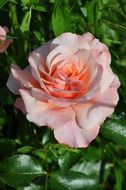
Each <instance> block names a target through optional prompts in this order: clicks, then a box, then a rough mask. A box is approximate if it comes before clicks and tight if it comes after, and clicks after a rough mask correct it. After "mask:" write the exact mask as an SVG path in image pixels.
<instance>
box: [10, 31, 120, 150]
mask: <svg viewBox="0 0 126 190" xmlns="http://www.w3.org/2000/svg"><path fill="white" fill-rule="evenodd" d="M110 62H111V55H110V53H109V50H108V48H107V46H106V45H104V44H103V43H101V42H99V40H98V39H96V38H94V36H93V35H92V34H91V33H86V34H84V35H82V36H81V35H76V34H72V33H64V34H62V35H60V36H59V37H57V38H55V39H53V40H51V41H49V42H47V43H45V44H44V45H43V46H41V47H39V48H38V49H36V50H34V51H33V52H31V53H30V55H29V63H30V64H29V66H28V67H26V68H25V69H24V70H21V69H20V68H19V67H18V66H17V65H12V66H11V74H10V77H9V79H8V82H7V86H8V88H9V89H10V90H11V91H12V92H13V93H15V94H19V95H20V96H21V97H20V98H17V99H16V102H15V106H16V107H17V108H19V109H20V110H22V111H23V112H24V113H25V114H26V117H27V119H28V120H29V121H31V122H33V123H35V124H37V125H38V126H44V125H47V126H48V127H50V128H51V129H52V130H54V136H55V138H56V139H57V140H58V142H59V143H64V144H68V145H69V146H71V147H87V146H88V145H89V143H90V142H91V141H92V140H93V139H95V138H96V136H97V134H98V132H99V128H100V124H101V123H103V121H104V120H105V119H106V117H108V116H110V115H111V114H112V113H113V112H114V108H115V106H116V104H117V102H118V99H119V97H118V93H117V89H118V87H119V80H118V77H117V76H116V75H115V74H114V73H113V72H112V70H111V68H110Z"/></svg>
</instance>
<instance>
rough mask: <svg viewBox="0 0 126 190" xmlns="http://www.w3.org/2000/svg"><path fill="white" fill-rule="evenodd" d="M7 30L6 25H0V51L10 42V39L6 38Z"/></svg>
mask: <svg viewBox="0 0 126 190" xmlns="http://www.w3.org/2000/svg"><path fill="white" fill-rule="evenodd" d="M8 32H9V30H8V28H7V27H6V26H5V27H1V26H0V53H2V52H4V51H5V50H6V49H7V47H8V46H9V45H10V43H11V40H7V39H6V35H7V33H8Z"/></svg>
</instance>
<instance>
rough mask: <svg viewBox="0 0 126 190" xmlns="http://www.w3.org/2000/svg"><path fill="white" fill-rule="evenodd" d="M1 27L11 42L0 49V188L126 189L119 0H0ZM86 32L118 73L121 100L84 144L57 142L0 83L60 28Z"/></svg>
mask: <svg viewBox="0 0 126 190" xmlns="http://www.w3.org/2000/svg"><path fill="white" fill-rule="evenodd" d="M0 18H1V19H0V25H1V26H8V28H9V29H10V33H9V36H8V38H11V39H13V43H12V44H11V45H10V47H9V48H8V49H7V51H6V52H5V53H2V54H0V161H1V165H0V190H14V189H17V190H95V189H96V190H125V189H126V113H125V110H126V98H125V97H126V74H125V73H126V1H125V0H47V1H46V0H0ZM68 31H70V32H72V33H77V34H83V33H84V32H87V31H89V32H91V33H93V34H94V35H95V36H96V37H97V38H99V39H100V41H102V42H103V43H105V44H107V45H108V47H109V49H110V52H111V54H112V64H111V67H112V69H113V71H114V72H115V73H116V74H117V75H118V76H119V78H120V81H121V87H120V89H119V94H120V101H119V104H118V106H117V108H116V111H115V113H114V114H113V116H112V117H111V118H109V119H107V120H106V122H105V123H104V124H103V125H102V127H101V130H100V134H99V135H98V137H97V139H96V140H94V141H93V142H92V143H91V145H90V146H89V147H88V148H86V149H71V148H69V147H67V146H64V145H59V144H57V142H56V141H55V139H54V137H53V134H52V132H51V131H50V130H49V129H47V128H46V127H42V128H38V127H37V126H35V125H34V124H31V123H29V122H28V121H27V120H26V119H25V116H24V115H23V114H22V113H21V112H20V111H18V110H16V109H15V108H14V106H13V103H14V100H15V96H14V95H12V94H11V93H10V92H9V90H8V89H7V88H6V81H7V78H8V76H9V72H10V64H11V63H16V64H18V65H19V66H20V67H22V68H23V67H24V66H26V65H27V64H28V61H27V57H28V55H29V52H30V51H32V50H33V49H35V48H36V47H38V46H40V45H41V44H43V43H44V42H46V41H48V40H50V39H52V38H54V37H55V36H58V35H60V34H61V33H63V32H68Z"/></svg>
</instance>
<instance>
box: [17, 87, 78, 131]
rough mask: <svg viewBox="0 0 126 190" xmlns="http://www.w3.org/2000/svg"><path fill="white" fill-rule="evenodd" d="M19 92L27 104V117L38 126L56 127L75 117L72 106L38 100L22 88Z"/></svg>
mask: <svg viewBox="0 0 126 190" xmlns="http://www.w3.org/2000/svg"><path fill="white" fill-rule="evenodd" d="M19 92H20V94H21V96H22V99H23V102H24V105H25V109H26V112H27V119H28V120H29V121H31V122H33V123H35V124H37V125H38V126H44V125H48V127H50V128H52V129H55V128H58V127H60V126H61V125H64V124H65V123H67V122H69V121H71V120H72V119H73V117H75V114H74V112H73V110H72V109H71V108H70V107H63V108H60V107H58V106H56V105H55V104H51V103H50V104H49V103H45V102H40V101H37V100H36V98H34V97H32V96H31V93H30V91H28V90H23V89H21V90H20V91H19Z"/></svg>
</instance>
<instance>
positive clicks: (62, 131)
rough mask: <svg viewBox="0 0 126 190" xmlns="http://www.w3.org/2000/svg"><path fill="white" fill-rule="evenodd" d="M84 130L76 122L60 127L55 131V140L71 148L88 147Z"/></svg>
mask: <svg viewBox="0 0 126 190" xmlns="http://www.w3.org/2000/svg"><path fill="white" fill-rule="evenodd" d="M83 133H84V132H83V130H82V129H81V128H80V127H79V126H78V125H77V123H76V120H75V119H74V120H72V121H70V122H67V123H66V124H65V125H60V127H59V128H56V129H55V130H54V135H55V138H56V139H57V141H58V142H59V143H62V144H67V145H69V146H70V147H76V148H77V147H87V146H88V145H89V141H88V138H86V137H85V135H84V134H83Z"/></svg>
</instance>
